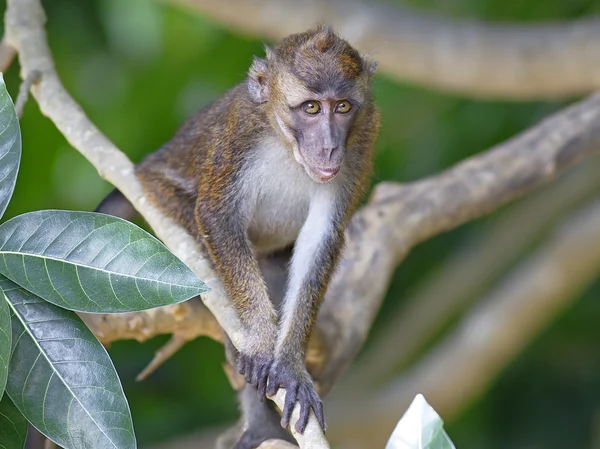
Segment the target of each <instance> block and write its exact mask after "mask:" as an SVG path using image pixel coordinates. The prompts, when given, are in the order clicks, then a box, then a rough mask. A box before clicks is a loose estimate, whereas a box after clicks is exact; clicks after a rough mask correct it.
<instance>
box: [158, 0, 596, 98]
mask: <svg viewBox="0 0 600 449" xmlns="http://www.w3.org/2000/svg"><path fill="white" fill-rule="evenodd" d="M164 1H169V2H170V3H174V4H180V5H184V6H186V7H188V8H190V9H192V10H196V11H199V12H201V13H203V14H207V15H208V16H210V17H211V18H213V19H216V20H219V21H221V22H224V23H225V24H227V25H228V26H230V27H232V28H234V29H236V30H239V31H241V32H243V33H247V34H251V35H253V36H259V37H267V38H270V39H273V40H279V39H281V38H283V37H284V36H287V35H288V34H290V33H292V32H298V31H303V30H305V29H307V28H309V27H311V26H313V25H314V24H315V23H317V22H321V21H323V22H326V23H329V24H331V25H333V26H334V27H335V28H336V29H337V30H338V31H339V32H340V33H341V34H342V35H344V36H345V37H346V38H348V39H349V40H350V41H351V42H352V44H353V45H356V46H357V47H358V48H359V49H361V50H362V51H365V52H370V53H373V54H374V55H375V56H376V58H377V60H378V61H379V63H380V66H381V69H382V70H383V71H385V72H386V73H387V74H389V75H391V76H393V77H395V78H397V79H399V80H402V81H408V82H412V83H415V84H419V85H424V86H427V87H431V88H436V89H441V90H446V91H449V92H456V93H460V94H464V95H470V96H476V97H495V98H506V99H517V100H526V99H539V98H556V97H565V96H572V95H576V94H582V93H589V92H591V91H593V90H596V89H599V88H600V76H599V75H598V74H599V73H600V46H599V45H598V42H600V18H591V19H586V20H577V21H572V22H555V23H545V24H524V25H518V24H499V23H498V24H493V23H482V22H480V21H476V20H458V19H444V18H440V17H437V16H435V15H433V14H428V13H424V12H418V11H415V10H412V9H410V8H407V7H399V6H396V5H393V6H392V5H384V4H377V2H369V1H365V0H363V1H358V0H328V1H319V0H303V1H297V0H229V1H226V2H219V1H215V0H164Z"/></svg>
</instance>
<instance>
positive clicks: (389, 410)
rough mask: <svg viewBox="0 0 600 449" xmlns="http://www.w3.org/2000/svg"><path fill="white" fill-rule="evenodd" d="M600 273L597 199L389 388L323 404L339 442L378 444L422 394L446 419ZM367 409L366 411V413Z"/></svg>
mask: <svg viewBox="0 0 600 449" xmlns="http://www.w3.org/2000/svg"><path fill="white" fill-rule="evenodd" d="M599 273H600V202H598V201H596V202H594V203H593V204H591V205H590V204H588V205H586V207H584V208H583V210H581V211H580V212H579V213H577V214H576V215H575V216H574V217H572V218H571V219H570V220H568V221H567V222H566V223H564V224H563V225H561V226H559V227H557V228H556V232H555V234H554V236H553V237H552V238H551V239H550V240H549V241H547V242H546V243H545V244H544V245H542V247H541V248H540V249H539V250H537V251H536V252H535V253H534V254H533V255H532V256H530V257H529V258H528V259H527V260H526V261H525V262H523V263H521V264H520V265H519V266H516V267H515V268H514V270H513V271H512V272H511V274H510V275H509V276H508V277H507V278H506V279H505V280H503V281H502V282H501V283H500V284H499V285H498V286H497V287H496V288H495V289H494V290H493V291H492V292H491V293H490V294H489V295H488V296H487V298H485V299H484V300H483V301H482V302H481V303H479V304H478V305H477V306H476V307H474V308H473V309H472V310H471V311H470V312H469V313H468V314H467V315H466V316H465V317H463V318H462V319H461V321H460V322H459V323H458V325H457V326H456V328H455V329H454V330H453V331H452V332H451V333H450V334H449V335H448V336H447V337H446V338H445V339H444V340H443V341H442V342H441V343H439V344H438V345H437V346H436V347H435V348H434V349H433V350H432V351H430V352H429V353H428V354H427V355H426V356H425V357H424V358H422V359H421V360H420V361H419V362H418V363H417V364H416V365H414V366H413V367H412V368H411V369H409V370H408V371H407V372H405V373H404V374H403V375H402V376H400V377H399V378H398V379H397V380H395V381H394V382H392V383H391V384H390V385H388V386H387V387H386V388H382V389H379V390H378V392H377V393H371V395H370V396H369V397H365V398H363V400H358V399H357V398H356V397H351V398H350V395H348V397H349V398H348V400H347V401H346V400H344V399H343V395H342V394H340V395H338V399H339V401H332V402H330V403H329V404H328V406H329V411H330V424H331V431H330V433H329V437H330V438H331V440H332V441H335V442H336V443H339V444H341V443H343V442H344V441H348V442H352V445H353V447H383V445H384V442H385V438H386V436H387V435H389V434H390V432H391V431H392V429H393V427H394V425H395V422H396V421H397V419H398V418H399V417H400V415H401V413H402V410H403V409H404V408H405V407H406V406H408V404H409V403H410V401H411V400H412V398H413V397H414V396H415V394H417V393H423V394H424V396H425V397H426V398H427V400H428V401H429V402H430V403H431V404H432V406H433V407H434V408H435V409H436V411H438V412H439V413H440V415H441V416H442V417H443V418H444V419H445V420H448V419H451V418H452V417H454V416H455V415H456V414H457V413H459V412H460V411H461V410H462V409H464V407H466V406H467V405H468V404H469V403H470V401H472V400H473V399H474V398H475V397H477V396H478V395H479V394H480V393H481V392H482V391H483V390H484V389H485V388H486V387H487V386H488V385H489V384H490V383H491V382H492V381H493V380H494V378H496V377H497V375H498V373H499V372H500V371H501V370H502V369H503V368H504V367H505V366H506V364H507V363H509V362H510V361H511V360H513V359H514V358H515V356H516V355H517V354H518V353H520V352H521V351H522V350H523V349H524V348H525V347H526V346H527V344H528V343H529V342H530V341H531V339H532V338H533V337H534V336H535V335H537V334H538V333H539V331H540V330H541V329H542V328H544V327H545V326H546V325H547V324H548V323H549V322H551V321H552V320H553V319H554V318H555V317H556V316H557V315H558V314H559V313H560V312H561V311H562V310H563V309H565V308H566V307H568V306H569V305H570V304H571V303H572V302H573V301H574V300H575V299H576V298H577V297H578V295H579V294H580V293H581V292H582V291H583V290H585V289H586V287H587V286H589V285H590V284H591V283H592V282H593V281H594V280H596V279H597V278H598V275H599ZM364 410H369V413H364Z"/></svg>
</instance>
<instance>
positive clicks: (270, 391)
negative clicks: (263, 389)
mask: <svg viewBox="0 0 600 449" xmlns="http://www.w3.org/2000/svg"><path fill="white" fill-rule="evenodd" d="M278 389H279V381H278V380H277V376H276V375H275V376H274V375H271V376H269V383H268V384H267V396H275V393H277V390H278Z"/></svg>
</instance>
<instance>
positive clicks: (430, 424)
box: [385, 394, 455, 449]
mask: <svg viewBox="0 0 600 449" xmlns="http://www.w3.org/2000/svg"><path fill="white" fill-rule="evenodd" d="M385 449H455V447H454V444H453V443H452V441H451V440H450V438H449V437H448V435H447V434H446V432H445V431H444V421H442V418H440V416H439V415H438V414H437V413H436V411H435V410H434V409H433V408H432V407H431V405H429V404H428V403H427V401H426V400H425V398H424V397H423V395H422V394H418V395H417V396H416V397H415V399H414V400H413V401H412V403H411V404H410V407H408V410H406V412H405V413H404V416H402V419H400V421H399V422H398V424H397V425H396V428H395V429H394V432H393V433H392V436H391V437H390V439H389V441H388V443H387V445H386V446H385Z"/></svg>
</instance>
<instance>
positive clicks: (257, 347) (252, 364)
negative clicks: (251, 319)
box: [237, 318, 277, 401]
mask: <svg viewBox="0 0 600 449" xmlns="http://www.w3.org/2000/svg"><path fill="white" fill-rule="evenodd" d="M276 334H277V327H276V319H275V318H274V319H272V320H268V321H263V322H261V323H260V326H256V327H254V328H252V329H249V332H248V336H249V338H247V339H246V340H245V342H244V343H245V345H244V346H243V347H241V348H239V349H240V351H239V353H238V356H237V369H238V371H239V372H240V374H241V375H242V376H244V378H245V379H246V383H247V384H249V385H252V386H253V387H254V388H256V390H257V391H258V396H259V398H260V399H261V401H263V400H264V398H265V394H266V390H267V378H268V376H269V369H270V368H271V365H272V364H273V359H274V354H275V339H276Z"/></svg>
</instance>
